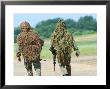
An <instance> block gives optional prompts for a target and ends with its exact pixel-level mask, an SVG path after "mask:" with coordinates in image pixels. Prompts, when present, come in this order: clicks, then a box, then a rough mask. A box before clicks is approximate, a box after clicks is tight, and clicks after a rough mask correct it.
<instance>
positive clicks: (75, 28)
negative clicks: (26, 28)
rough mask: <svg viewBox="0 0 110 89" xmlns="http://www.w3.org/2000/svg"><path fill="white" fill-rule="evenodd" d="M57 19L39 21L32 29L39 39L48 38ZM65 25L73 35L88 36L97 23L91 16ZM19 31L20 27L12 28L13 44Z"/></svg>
mask: <svg viewBox="0 0 110 89" xmlns="http://www.w3.org/2000/svg"><path fill="white" fill-rule="evenodd" d="M58 19H59V18H55V19H48V20H45V21H41V22H39V23H38V24H36V26H35V27H34V28H32V29H33V30H34V31H35V32H37V33H38V34H39V35H40V37H41V38H49V37H50V36H51V34H52V32H53V31H54V30H55V24H56V23H57V21H58ZM65 23H66V25H67V28H68V30H69V31H70V32H71V33H73V34H74V35H83V34H90V33H95V32H96V31H97V21H96V19H94V18H93V17H92V16H84V17H80V19H79V20H78V21H75V20H73V19H66V20H65ZM20 31H21V30H20V27H14V42H16V38H17V35H18V34H19V33H20Z"/></svg>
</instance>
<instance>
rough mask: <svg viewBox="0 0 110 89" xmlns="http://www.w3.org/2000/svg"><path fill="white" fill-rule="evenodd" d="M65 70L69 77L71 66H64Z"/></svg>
mask: <svg viewBox="0 0 110 89" xmlns="http://www.w3.org/2000/svg"><path fill="white" fill-rule="evenodd" d="M66 70H67V72H68V76H71V66H70V65H66Z"/></svg>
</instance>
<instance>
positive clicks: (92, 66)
mask: <svg viewBox="0 0 110 89" xmlns="http://www.w3.org/2000/svg"><path fill="white" fill-rule="evenodd" d="M41 66H42V67H41V72H42V76H61V73H60V69H59V66H58V63H57V64H56V71H55V72H54V70H53V62H52V60H47V61H44V60H42V61H41ZM71 67H72V76H95V75H97V61H96V56H84V57H79V58H76V57H74V58H72V61H71ZM33 72H34V71H33ZM14 75H15V76H27V75H26V70H25V68H24V64H23V60H22V62H21V63H20V62H18V61H17V60H15V61H14Z"/></svg>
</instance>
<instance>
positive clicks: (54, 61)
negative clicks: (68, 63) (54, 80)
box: [49, 46, 57, 71]
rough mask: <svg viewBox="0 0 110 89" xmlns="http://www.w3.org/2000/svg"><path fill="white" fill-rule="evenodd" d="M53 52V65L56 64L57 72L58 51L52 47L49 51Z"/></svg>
mask: <svg viewBox="0 0 110 89" xmlns="http://www.w3.org/2000/svg"><path fill="white" fill-rule="evenodd" d="M49 50H50V51H51V52H52V54H53V64H54V71H55V64H56V55H57V54H56V50H55V49H54V47H52V46H51V47H50V49H49Z"/></svg>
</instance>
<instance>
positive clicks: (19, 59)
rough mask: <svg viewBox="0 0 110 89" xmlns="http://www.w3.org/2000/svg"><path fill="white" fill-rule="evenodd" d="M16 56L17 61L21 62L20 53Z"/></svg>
mask: <svg viewBox="0 0 110 89" xmlns="http://www.w3.org/2000/svg"><path fill="white" fill-rule="evenodd" d="M16 56H17V57H18V61H19V62H21V58H20V56H21V53H20V52H17V54H16Z"/></svg>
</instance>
